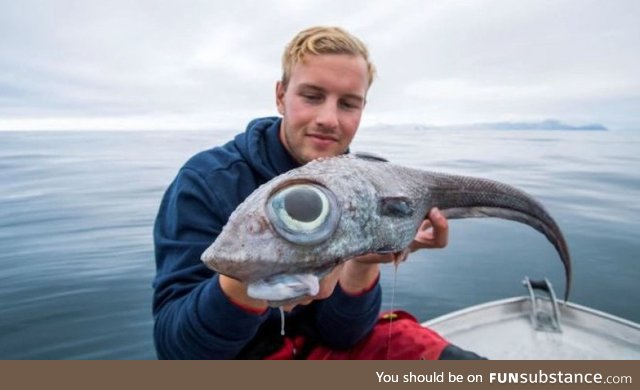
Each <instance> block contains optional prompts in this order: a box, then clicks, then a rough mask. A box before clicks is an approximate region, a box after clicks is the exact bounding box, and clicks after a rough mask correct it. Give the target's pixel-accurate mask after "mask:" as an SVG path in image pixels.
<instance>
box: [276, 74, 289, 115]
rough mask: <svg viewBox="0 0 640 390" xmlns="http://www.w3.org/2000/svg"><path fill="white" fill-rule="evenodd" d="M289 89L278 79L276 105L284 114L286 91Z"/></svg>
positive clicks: (281, 113)
mask: <svg viewBox="0 0 640 390" xmlns="http://www.w3.org/2000/svg"><path fill="white" fill-rule="evenodd" d="M286 91H287V88H286V87H285V85H284V84H283V83H282V81H278V82H277V83H276V106H277V107H278V112H279V113H280V115H283V116H284V93H285V92H286Z"/></svg>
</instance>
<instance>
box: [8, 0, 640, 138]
mask: <svg viewBox="0 0 640 390" xmlns="http://www.w3.org/2000/svg"><path fill="white" fill-rule="evenodd" d="M312 25H339V26H342V27H345V28H346V29H348V30H350V31H351V32H352V33H354V34H355V35H357V36H359V37H360V38H361V39H362V40H363V41H365V43H366V44H367V45H368V46H369V49H370V50H371V53H372V57H373V60H374V62H375V64H376V66H377V68H378V73H379V77H378V78H377V79H376V81H375V82H374V84H373V86H372V88H371V90H370V92H369V97H368V98H369V104H368V106H367V109H366V111H365V115H364V118H363V121H364V122H363V123H364V124H365V125H368V124H376V123H388V124H393V123H422V124H453V123H472V122H486V121H506V120H510V121H535V120H543V119H546V118H555V119H559V120H562V121H566V122H568V123H572V124H587V123H592V122H599V123H603V124H605V125H607V126H608V127H610V128H612V129H617V128H636V129H638V130H640V70H639V69H640V61H639V60H640V1H636V0H628V1H626V0H601V1H589V0H564V1H563V0H548V1H547V0H517V1H515V0H495V1H488V0H487V1H451V0H447V1H444V0H442V1H436V0H434V1H428V0H420V1H402V0H398V1H395V2H390V1H388V0H366V1H348V0H337V1H335V0H318V1H291V0H280V1H267V0H265V1H243V0H227V1H220V0H207V1H204V0H203V1H194V0H192V1H185V0H181V1H168V0H163V1H151V0H140V1H135V0H124V1H120V0H109V1H106V0H104V1H101V0H95V1H71V0H49V1H36V0H28V1H25V0H19V1H18V0H0V129H33V128H38V129H90V128H101V129H103V128H147V129H160V128H162V129H190V128H216V127H230V126H237V127H244V125H245V124H246V122H247V121H248V120H250V119H251V118H253V117H256V116H261V115H273V114H275V113H276V111H275V101H274V91H275V83H276V81H277V79H278V78H279V77H280V73H281V70H280V57H281V53H282V50H283V48H284V46H285V44H286V43H287V42H288V41H289V40H290V38H291V37H292V36H293V35H294V34H295V33H297V32H298V31H299V30H301V29H303V28H306V27H309V26H312Z"/></svg>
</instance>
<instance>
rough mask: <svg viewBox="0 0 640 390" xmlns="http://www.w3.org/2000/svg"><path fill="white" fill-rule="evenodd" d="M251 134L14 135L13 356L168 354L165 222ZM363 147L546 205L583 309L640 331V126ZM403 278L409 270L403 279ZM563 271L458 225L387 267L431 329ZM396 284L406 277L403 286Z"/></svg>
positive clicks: (10, 210)
mask: <svg viewBox="0 0 640 390" xmlns="http://www.w3.org/2000/svg"><path fill="white" fill-rule="evenodd" d="M234 134H235V131H218V130H216V131H197V132H185V131H174V132H166V131H165V132H2V133H0V359H153V358H155V352H154V349H153V340H152V327H153V321H152V316H151V294H152V290H151V282H152V278H153V276H154V272H155V269H154V257H153V246H152V235H151V231H152V224H153V220H154V218H155V213H156V211H157V208H158V204H159V202H160V199H161V196H162V194H163V192H164V190H165V188H166V187H167V185H168V184H169V183H170V181H171V180H172V178H173V176H174V175H175V173H176V172H177V170H178V168H179V167H180V166H181V165H182V163H183V162H184V161H185V160H186V159H187V158H188V157H189V156H191V155H192V154H193V153H195V152H197V151H199V150H202V149H206V148H209V147H211V146H214V145H219V144H221V143H223V142H226V141H227V140H229V139H231V137H232V136H233V135H234ZM352 150H355V151H368V152H373V153H377V154H380V155H382V156H384V157H386V158H388V159H389V160H391V161H393V162H395V163H399V164H403V165H407V166H412V167H417V168H422V169H428V170H437V171H444V172H450V173H459V174H467V175H475V176H483V177H488V178H492V179H496V180H501V181H505V182H507V183H510V184H513V185H516V186H518V187H520V188H522V189H524V190H526V191H527V192H529V193H531V194H533V195H534V196H535V197H536V198H538V199H539V200H540V201H541V202H542V203H543V204H544V205H545V206H546V207H547V208H548V210H549V211H550V212H551V214H552V215H553V216H554V217H555V218H556V220H557V221H558V223H559V225H560V226H561V228H562V229H563V231H564V233H565V236H566V238H567V241H568V244H569V247H570V250H571V253H572V257H573V264H574V275H573V277H574V286H573V289H572V291H571V298H570V299H571V300H572V301H575V302H577V303H580V304H583V305H587V306H590V307H593V308H596V309H599V310H603V311H606V312H609V313H612V314H615V315H618V316H621V317H624V318H627V319H630V320H633V321H638V322H640V304H639V303H638V301H639V298H640V283H638V280H640V202H639V201H638V199H640V173H639V172H640V131H637V132H634V131H624V132H623V131H608V132H579V131H508V130H500V131H498V130H496V131H489V130H446V131H444V130H423V129H418V128H413V127H411V126H405V127H377V128H364V129H361V130H360V132H359V134H358V136H357V137H356V140H355V142H354V144H353V148H352ZM394 272H397V274H394ZM525 276H529V277H531V278H534V279H540V278H544V277H548V278H549V279H550V280H551V282H552V283H553V285H554V286H555V289H556V291H557V292H558V295H562V292H563V289H564V274H563V269H562V266H561V263H560V261H559V259H558V257H557V255H556V253H555V251H554V249H553V247H552V246H551V245H550V244H549V243H548V242H547V241H546V239H545V238H544V237H543V236H542V235H541V234H539V233H538V232H536V231H534V230H533V229H531V228H529V227H527V226H524V225H521V224H517V223H514V222H509V221H502V220H492V219H485V220H480V219H475V220H457V221H451V222H450V237H449V245H448V246H447V248H446V249H441V250H429V251H420V252H417V253H414V254H413V255H412V256H411V257H410V258H409V260H408V261H407V262H405V263H403V264H401V265H400V266H399V267H398V269H397V271H395V270H394V268H393V267H392V266H391V265H389V266H385V267H384V269H383V275H382V280H381V283H382V285H383V288H384V298H383V299H384V308H389V306H390V301H391V295H392V290H393V288H395V298H394V302H395V304H394V306H395V308H402V309H406V310H409V311H411V312H412V313H413V314H414V315H416V316H417V317H418V318H419V319H421V320H427V319H430V318H433V317H435V316H438V315H441V314H444V313H447V312H450V311H452V310H456V309H460V308H464V307H466V306H468V305H472V304H477V303H482V302H486V301H488V300H494V299H500V298H506V297H509V296H514V295H522V294H524V293H525V291H524V289H523V287H522V285H521V283H520V282H521V280H522V279H523V278H524V277H525ZM394 281H395V282H394Z"/></svg>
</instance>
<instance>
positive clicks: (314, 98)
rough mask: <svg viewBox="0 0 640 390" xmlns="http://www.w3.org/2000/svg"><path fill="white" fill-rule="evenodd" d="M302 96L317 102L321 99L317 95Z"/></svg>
mask: <svg viewBox="0 0 640 390" xmlns="http://www.w3.org/2000/svg"><path fill="white" fill-rule="evenodd" d="M302 97H303V98H305V99H306V100H308V101H311V102H317V101H319V100H320V99H321V97H320V96H318V95H302Z"/></svg>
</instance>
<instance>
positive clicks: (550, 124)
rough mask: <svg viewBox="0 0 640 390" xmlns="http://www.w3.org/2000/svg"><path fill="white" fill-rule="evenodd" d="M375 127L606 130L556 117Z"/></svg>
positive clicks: (594, 125) (596, 124)
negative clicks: (569, 122) (540, 119)
mask: <svg viewBox="0 0 640 390" xmlns="http://www.w3.org/2000/svg"><path fill="white" fill-rule="evenodd" d="M375 127H383V128H387V127H402V128H413V129H415V130H435V129H452V130H453V129H458V130H462V129H470V130H576V131H607V130H608V129H607V128H606V127H605V126H604V125H601V124H599V123H594V124H589V125H582V126H575V125H569V124H567V123H564V122H561V121H559V120H556V119H546V120H543V121H538V122H484V123H466V124H465V123H462V124H453V125H445V126H435V125H422V124H414V125H410V124H407V125H387V124H384V125H378V126H375Z"/></svg>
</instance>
